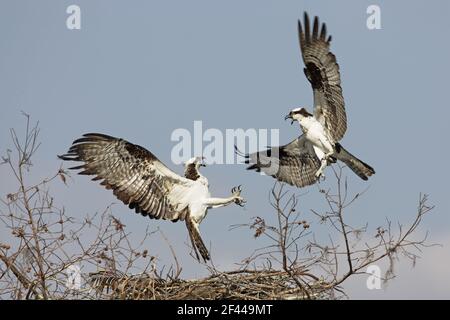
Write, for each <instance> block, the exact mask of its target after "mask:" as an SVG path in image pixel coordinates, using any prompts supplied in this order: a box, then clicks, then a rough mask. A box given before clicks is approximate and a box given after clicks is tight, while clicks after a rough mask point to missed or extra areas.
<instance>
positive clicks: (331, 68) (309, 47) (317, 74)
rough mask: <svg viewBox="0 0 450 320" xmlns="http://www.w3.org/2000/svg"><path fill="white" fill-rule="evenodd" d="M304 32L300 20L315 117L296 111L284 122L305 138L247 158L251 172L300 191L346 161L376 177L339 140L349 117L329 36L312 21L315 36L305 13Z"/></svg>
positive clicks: (357, 170)
mask: <svg viewBox="0 0 450 320" xmlns="http://www.w3.org/2000/svg"><path fill="white" fill-rule="evenodd" d="M304 20H305V21H304V29H303V28H302V24H301V22H300V20H299V21H298V35H299V40H300V49H301V52H302V57H303V62H304V64H305V68H304V69H303V70H304V73H305V75H306V78H307V79H308V80H309V82H310V83H311V86H312V89H313V92H314V113H313V114H311V113H309V112H308V111H307V110H306V109H305V108H296V109H293V110H292V111H291V112H290V113H289V114H288V115H287V116H286V117H285V119H286V120H287V119H291V124H292V123H294V121H298V123H299V124H300V128H301V129H302V131H303V134H302V135H301V136H300V137H298V138H297V139H295V140H294V141H292V142H291V143H289V144H287V145H284V146H280V147H275V148H270V149H268V150H265V151H263V152H256V153H252V154H247V155H244V156H245V163H248V164H252V165H251V166H249V167H248V168H247V169H248V170H256V171H257V172H261V171H262V172H264V173H265V174H267V175H271V176H272V177H274V178H276V179H277V180H279V181H283V182H287V183H289V184H291V185H294V186H297V187H304V186H307V185H311V184H313V183H315V182H316V181H317V180H318V179H319V178H320V176H321V175H322V174H323V170H324V169H325V167H326V166H327V165H329V164H331V163H335V162H336V161H337V160H340V161H342V162H344V163H345V164H346V165H347V166H348V167H349V168H350V169H352V170H353V172H355V173H356V174H357V175H358V176H359V177H360V178H361V179H363V180H367V179H368V177H369V176H371V175H372V174H375V171H374V169H373V168H372V167H371V166H369V165H368V164H366V163H364V162H362V161H361V160H359V159H358V158H356V157H355V156H353V155H352V154H350V153H349V152H348V151H347V150H345V149H344V147H342V145H341V144H340V143H339V141H340V140H341V139H342V137H343V136H344V134H345V131H346V130H347V117H346V114H345V108H344V98H343V96H342V89H341V80H340V74H339V65H338V64H337V62H336V57H335V56H334V54H333V53H332V52H330V42H331V36H328V37H327V28H326V25H325V24H322V26H321V28H320V30H319V19H318V17H315V18H314V25H313V29H312V33H311V30H310V24H309V18H308V14H307V13H306V12H305V16H304Z"/></svg>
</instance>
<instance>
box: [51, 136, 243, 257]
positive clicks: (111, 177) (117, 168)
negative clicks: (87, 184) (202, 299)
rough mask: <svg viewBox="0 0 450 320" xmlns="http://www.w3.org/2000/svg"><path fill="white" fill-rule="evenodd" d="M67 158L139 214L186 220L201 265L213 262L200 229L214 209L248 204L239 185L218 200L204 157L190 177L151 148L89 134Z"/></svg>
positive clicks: (193, 162)
mask: <svg viewBox="0 0 450 320" xmlns="http://www.w3.org/2000/svg"><path fill="white" fill-rule="evenodd" d="M58 157H59V158H60V159H62V160H69V161H82V162H84V164H82V165H80V166H76V167H72V168H69V169H74V170H78V169H82V170H83V171H81V172H79V174H82V175H94V176H95V177H94V178H93V179H92V180H93V181H96V180H101V183H100V184H101V185H103V186H105V187H106V189H112V190H113V193H114V195H115V196H116V197H117V198H118V199H119V200H121V201H122V202H123V203H124V204H126V205H128V207H129V208H130V209H134V210H135V211H136V213H140V214H142V215H143V216H148V217H149V218H150V219H164V220H171V221H173V222H176V221H178V220H181V221H183V220H184V221H185V223H186V227H187V229H188V233H189V237H190V239H191V242H192V246H193V248H194V252H195V255H196V257H197V259H198V260H199V261H200V258H199V253H200V255H201V256H202V258H203V260H204V261H205V262H206V260H209V259H210V256H209V253H208V250H207V249H206V246H205V244H204V243H203V240H202V238H201V237H200V232H199V225H200V223H201V222H202V220H203V219H204V218H205V216H206V214H207V212H208V209H210V208H219V207H223V206H226V205H229V204H231V203H236V204H238V205H240V206H243V204H244V203H245V200H244V199H243V198H242V197H241V187H240V186H239V187H235V188H233V189H232V191H231V193H232V194H231V196H230V197H228V198H213V197H211V194H210V193H209V190H208V188H209V185H208V179H206V178H205V177H204V176H202V175H201V173H200V171H199V167H200V166H205V165H204V162H203V158H200V157H196V158H192V159H190V160H189V161H187V162H186V164H185V171H184V177H181V176H179V175H178V174H176V173H175V172H173V171H172V170H170V169H169V168H168V167H166V166H165V165H164V164H163V163H162V162H161V161H159V160H158V158H157V157H156V156H154V155H153V154H152V153H151V152H150V151H148V150H147V149H145V148H143V147H141V146H138V145H135V144H132V143H130V142H128V141H126V140H123V139H118V138H115V137H111V136H108V135H104V134H99V133H87V134H85V135H83V137H82V138H80V139H77V140H75V141H74V142H73V144H72V146H71V147H70V149H69V151H68V152H67V154H64V155H62V156H58Z"/></svg>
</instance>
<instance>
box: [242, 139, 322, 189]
mask: <svg viewBox="0 0 450 320" xmlns="http://www.w3.org/2000/svg"><path fill="white" fill-rule="evenodd" d="M244 157H245V163H247V164H252V165H251V166H249V167H248V168H247V170H256V172H261V171H262V172H264V173H265V174H266V175H269V176H272V177H274V178H275V179H277V180H279V181H282V182H286V183H289V184H290V185H293V186H296V187H299V188H301V187H305V186H308V185H311V184H313V183H314V182H316V181H317V178H316V176H315V173H316V171H317V170H318V169H319V167H320V159H319V158H318V157H317V155H316V153H315V152H314V150H313V147H312V144H311V143H309V142H308V140H306V138H305V136H304V135H301V136H300V137H298V138H297V139H295V140H294V141H292V142H290V143H288V144H287V145H284V146H280V147H273V148H270V149H267V150H265V151H261V152H255V153H251V154H247V155H244Z"/></svg>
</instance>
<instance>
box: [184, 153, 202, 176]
mask: <svg viewBox="0 0 450 320" xmlns="http://www.w3.org/2000/svg"><path fill="white" fill-rule="evenodd" d="M204 160H205V158H204V157H194V158H191V159H189V160H188V161H186V162H185V163H184V176H185V177H186V178H188V179H191V180H197V179H198V178H199V177H200V172H199V171H198V168H199V167H206V165H205V163H204Z"/></svg>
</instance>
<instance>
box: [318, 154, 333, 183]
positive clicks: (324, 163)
mask: <svg viewBox="0 0 450 320" xmlns="http://www.w3.org/2000/svg"><path fill="white" fill-rule="evenodd" d="M332 155H333V152H328V153H326V154H325V155H324V156H323V158H322V160H321V161H320V168H319V170H317V172H316V174H315V175H316V178H320V177H321V176H322V174H323V170H325V168H326V166H327V164H328V159H329V158H330V157H331V156H332Z"/></svg>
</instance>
